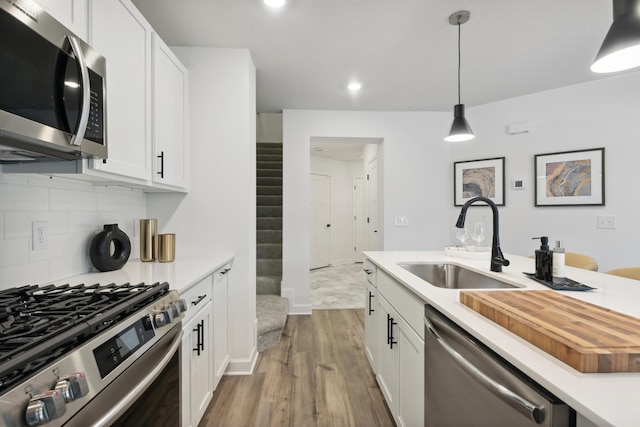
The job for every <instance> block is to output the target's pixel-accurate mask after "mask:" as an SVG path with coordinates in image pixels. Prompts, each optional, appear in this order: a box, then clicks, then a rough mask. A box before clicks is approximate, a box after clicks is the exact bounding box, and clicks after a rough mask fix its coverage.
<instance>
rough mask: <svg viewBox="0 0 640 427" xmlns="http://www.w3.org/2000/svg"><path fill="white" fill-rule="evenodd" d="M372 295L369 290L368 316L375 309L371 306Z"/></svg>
mask: <svg viewBox="0 0 640 427" xmlns="http://www.w3.org/2000/svg"><path fill="white" fill-rule="evenodd" d="M373 297H374V295H373V294H372V293H371V291H369V316H371V313H373V312H374V311H375V310H374V309H373V308H371V298H373Z"/></svg>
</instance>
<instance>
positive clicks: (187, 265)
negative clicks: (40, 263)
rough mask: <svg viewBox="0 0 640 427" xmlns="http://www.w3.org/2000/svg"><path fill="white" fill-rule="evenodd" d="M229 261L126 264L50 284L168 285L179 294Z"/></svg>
mask: <svg viewBox="0 0 640 427" xmlns="http://www.w3.org/2000/svg"><path fill="white" fill-rule="evenodd" d="M232 260H233V256H232V255H215V256H210V257H203V258H197V259H184V260H182V259H179V260H175V261H173V262H164V263H161V262H141V261H140V260H133V261H129V262H127V263H126V264H125V266H124V267H122V268H121V269H120V270H115V271H106V272H99V271H93V272H89V273H84V274H80V275H77V276H71V277H67V278H65V279H60V280H55V281H53V282H52V283H53V284H56V285H62V284H70V285H74V284H78V283H84V284H86V285H90V284H94V283H99V284H101V285H106V284H109V283H116V284H122V283H131V284H137V283H142V282H145V283H155V282H168V283H169V286H170V288H171V289H175V290H177V291H178V292H179V293H181V292H184V291H185V290H187V289H188V288H189V287H190V286H191V285H193V284H195V283H197V282H198V281H200V280H201V279H203V278H204V277H206V276H208V275H210V274H211V273H213V272H214V271H215V270H217V269H219V268H220V267H222V266H223V265H225V264H227V263H229V262H231V261H232Z"/></svg>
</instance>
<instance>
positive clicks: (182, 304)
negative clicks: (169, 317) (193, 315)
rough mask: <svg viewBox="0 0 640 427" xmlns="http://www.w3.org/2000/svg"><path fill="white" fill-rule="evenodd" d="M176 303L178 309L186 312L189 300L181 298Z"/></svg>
mask: <svg viewBox="0 0 640 427" xmlns="http://www.w3.org/2000/svg"><path fill="white" fill-rule="evenodd" d="M175 304H176V306H177V307H178V311H179V312H180V313H184V312H185V311H187V302H186V301H185V300H184V298H180V299H179V300H178V301H176V302H175Z"/></svg>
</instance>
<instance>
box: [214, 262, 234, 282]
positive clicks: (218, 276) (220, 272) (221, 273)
mask: <svg viewBox="0 0 640 427" xmlns="http://www.w3.org/2000/svg"><path fill="white" fill-rule="evenodd" d="M229 272H231V263H228V264H225V265H223V266H222V267H221V268H219V269H217V270H216V271H215V272H214V273H213V286H215V285H217V284H218V283H220V282H221V281H222V280H227V277H228V276H229Z"/></svg>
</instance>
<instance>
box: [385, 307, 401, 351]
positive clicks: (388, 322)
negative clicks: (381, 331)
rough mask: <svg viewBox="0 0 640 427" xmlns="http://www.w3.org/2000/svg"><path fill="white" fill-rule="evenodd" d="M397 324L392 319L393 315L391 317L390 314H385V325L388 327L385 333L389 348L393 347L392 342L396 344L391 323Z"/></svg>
mask: <svg viewBox="0 0 640 427" xmlns="http://www.w3.org/2000/svg"><path fill="white" fill-rule="evenodd" d="M397 324H398V322H394V321H393V317H391V315H389V314H387V325H388V326H387V327H388V329H389V332H388V333H387V334H388V337H387V342H388V344H389V348H391V349H393V345H394V344H398V341H396V340H395V339H394V338H393V325H397Z"/></svg>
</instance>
